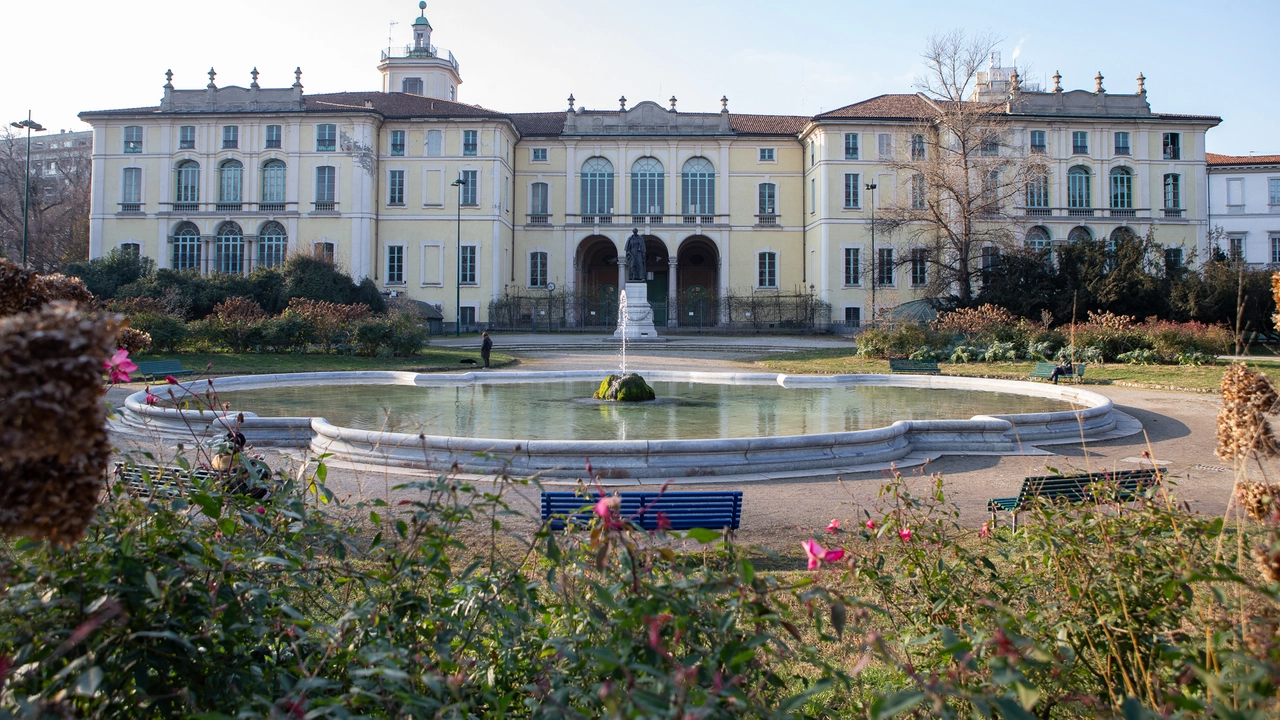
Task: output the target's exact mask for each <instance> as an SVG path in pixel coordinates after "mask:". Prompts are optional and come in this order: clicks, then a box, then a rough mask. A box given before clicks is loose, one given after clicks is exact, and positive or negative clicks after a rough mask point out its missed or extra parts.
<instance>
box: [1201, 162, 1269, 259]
mask: <svg viewBox="0 0 1280 720" xmlns="http://www.w3.org/2000/svg"><path fill="white" fill-rule="evenodd" d="M1207 159H1208V167H1209V223H1210V227H1212V228H1219V227H1220V228H1222V229H1223V230H1224V231H1225V232H1226V238H1225V239H1223V240H1221V243H1222V246H1221V247H1220V248H1219V249H1220V250H1221V251H1222V252H1224V253H1226V254H1228V255H1230V256H1232V257H1236V258H1240V259H1243V260H1244V261H1245V262H1247V263H1249V264H1251V265H1280V155H1218V154H1216V153H1209V154H1208V156H1207Z"/></svg>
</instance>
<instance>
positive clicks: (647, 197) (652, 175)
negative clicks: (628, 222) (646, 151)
mask: <svg viewBox="0 0 1280 720" xmlns="http://www.w3.org/2000/svg"><path fill="white" fill-rule="evenodd" d="M666 177H667V176H666V174H665V173H664V168H663V167H662V162H661V161H660V160H658V159H657V158H652V157H642V158H640V159H639V160H636V161H635V162H634V163H631V214H632V215H636V216H641V215H662V214H663V213H665V212H666V197H667V180H666ZM658 222H662V221H661V220H658Z"/></svg>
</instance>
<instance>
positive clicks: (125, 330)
mask: <svg viewBox="0 0 1280 720" xmlns="http://www.w3.org/2000/svg"><path fill="white" fill-rule="evenodd" d="M116 345H117V346H118V347H119V348H120V349H122V350H128V351H129V354H130V355H138V354H140V353H141V352H142V351H143V350H146V349H147V346H149V345H151V336H150V335H148V334H147V333H145V332H143V331H141V330H137V329H135V328H131V327H122V328H120V335H119V337H118V338H117V339H116Z"/></svg>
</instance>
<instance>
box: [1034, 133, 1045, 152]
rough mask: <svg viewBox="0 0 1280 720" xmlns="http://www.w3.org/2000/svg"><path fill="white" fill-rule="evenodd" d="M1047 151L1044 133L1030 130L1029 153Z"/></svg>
mask: <svg viewBox="0 0 1280 720" xmlns="http://www.w3.org/2000/svg"><path fill="white" fill-rule="evenodd" d="M1047 149H1048V146H1047V145H1046V144H1045V140H1044V131H1043V130H1032V131H1031V152H1033V153H1043V152H1046V151H1047Z"/></svg>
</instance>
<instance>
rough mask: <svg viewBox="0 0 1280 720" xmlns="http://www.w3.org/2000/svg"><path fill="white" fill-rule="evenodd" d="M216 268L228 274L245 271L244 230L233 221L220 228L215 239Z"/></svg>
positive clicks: (237, 273)
mask: <svg viewBox="0 0 1280 720" xmlns="http://www.w3.org/2000/svg"><path fill="white" fill-rule="evenodd" d="M214 270H216V271H217V272H220V273H227V274H228V275H239V274H241V273H243V272H244V232H243V231H242V230H241V229H240V226H239V225H237V224H235V223H233V222H225V223H222V225H221V226H220V227H219V228H218V235H217V238H216V239H215V240H214Z"/></svg>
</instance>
